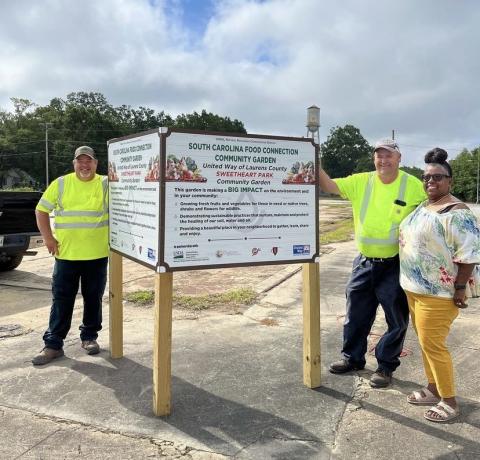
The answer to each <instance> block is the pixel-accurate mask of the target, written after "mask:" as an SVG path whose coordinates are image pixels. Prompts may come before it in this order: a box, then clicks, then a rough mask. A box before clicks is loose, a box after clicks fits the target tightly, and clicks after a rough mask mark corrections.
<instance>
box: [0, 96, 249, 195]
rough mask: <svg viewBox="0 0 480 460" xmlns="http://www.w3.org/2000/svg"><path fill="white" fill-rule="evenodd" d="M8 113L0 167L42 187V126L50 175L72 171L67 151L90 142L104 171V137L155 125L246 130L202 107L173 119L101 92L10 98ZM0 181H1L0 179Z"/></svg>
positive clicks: (0, 124)
mask: <svg viewBox="0 0 480 460" xmlns="http://www.w3.org/2000/svg"><path fill="white" fill-rule="evenodd" d="M12 102H13V105H14V112H13V113H10V112H6V111H0V171H7V170H9V169H11V168H20V169H22V170H23V171H26V172H27V173H28V174H29V175H30V176H32V177H33V178H34V179H35V180H36V181H37V182H38V185H39V188H40V185H41V186H43V187H44V186H45V156H46V155H45V131H46V126H45V124H46V123H49V124H50V125H48V157H49V177H50V180H52V179H54V178H55V177H58V176H60V175H63V174H66V173H68V172H71V171H72V159H73V151H74V150H75V148H76V147H78V146H79V145H90V146H91V147H93V148H94V149H95V151H96V152H97V156H98V159H99V167H98V172H99V173H100V174H106V171H107V141H108V140H109V139H113V138H116V137H121V136H125V135H128V134H133V133H139V132H142V131H146V130H148V129H152V128H157V127H159V126H167V127H176V128H188V129H197V130H209V131H217V132H232V133H246V130H245V128H244V126H243V123H242V122H241V121H239V120H231V119H230V118H229V117H221V116H219V115H215V114H213V113H209V112H206V111H205V110H203V111H202V112H201V113H200V114H199V113H197V112H193V113H192V114H182V115H179V116H177V117H176V118H175V119H173V118H172V117H171V116H170V115H168V114H165V113H164V112H163V111H161V112H156V111H155V110H154V109H151V108H148V107H139V108H133V107H131V106H128V105H121V106H119V107H113V106H112V105H111V104H110V103H109V102H108V101H107V99H106V98H105V96H104V95H103V94H101V93H97V92H76V93H70V94H68V95H67V97H66V98H65V99H62V98H58V97H57V98H54V99H52V100H51V101H50V103H49V104H48V105H45V106H39V105H37V104H35V103H34V102H31V101H29V100H28V99H21V98H12ZM0 185H1V184H0Z"/></svg>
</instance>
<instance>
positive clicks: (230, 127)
mask: <svg viewBox="0 0 480 460" xmlns="http://www.w3.org/2000/svg"><path fill="white" fill-rule="evenodd" d="M174 125H175V127H176V128H183V129H199V130H202V131H218V132H224V133H228V132H231V133H242V134H246V133H247V131H246V129H245V128H244V126H243V123H242V122H241V121H239V120H237V119H235V120H233V121H232V120H231V119H230V118H229V117H220V116H218V115H215V114H213V113H210V112H207V111H206V110H202V113H197V112H193V113H191V114H186V115H185V114H183V113H182V114H181V115H178V116H177V118H175V124H174Z"/></svg>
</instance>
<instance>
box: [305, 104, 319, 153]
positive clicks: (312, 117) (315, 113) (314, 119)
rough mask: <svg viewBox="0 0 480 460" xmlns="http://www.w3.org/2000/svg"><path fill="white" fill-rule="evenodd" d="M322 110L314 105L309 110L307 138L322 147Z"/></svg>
mask: <svg viewBox="0 0 480 460" xmlns="http://www.w3.org/2000/svg"><path fill="white" fill-rule="evenodd" d="M319 128H320V108H319V107H317V106H316V105H312V106H310V107H309V108H308V109H307V137H311V138H312V139H313V141H314V142H316V143H317V144H318V145H320V134H319Z"/></svg>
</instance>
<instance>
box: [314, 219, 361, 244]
mask: <svg viewBox="0 0 480 460" xmlns="http://www.w3.org/2000/svg"><path fill="white" fill-rule="evenodd" d="M353 237H354V230H353V219H345V220H341V221H340V222H339V224H338V226H337V227H336V228H335V229H333V230H328V231H325V232H320V244H329V243H339V242H341V241H351V240H353Z"/></svg>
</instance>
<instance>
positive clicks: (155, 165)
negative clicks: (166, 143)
mask: <svg viewBox="0 0 480 460" xmlns="http://www.w3.org/2000/svg"><path fill="white" fill-rule="evenodd" d="M159 181H160V158H159V156H158V155H157V156H155V157H151V158H150V160H149V161H148V170H147V174H146V175H145V182H159Z"/></svg>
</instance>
